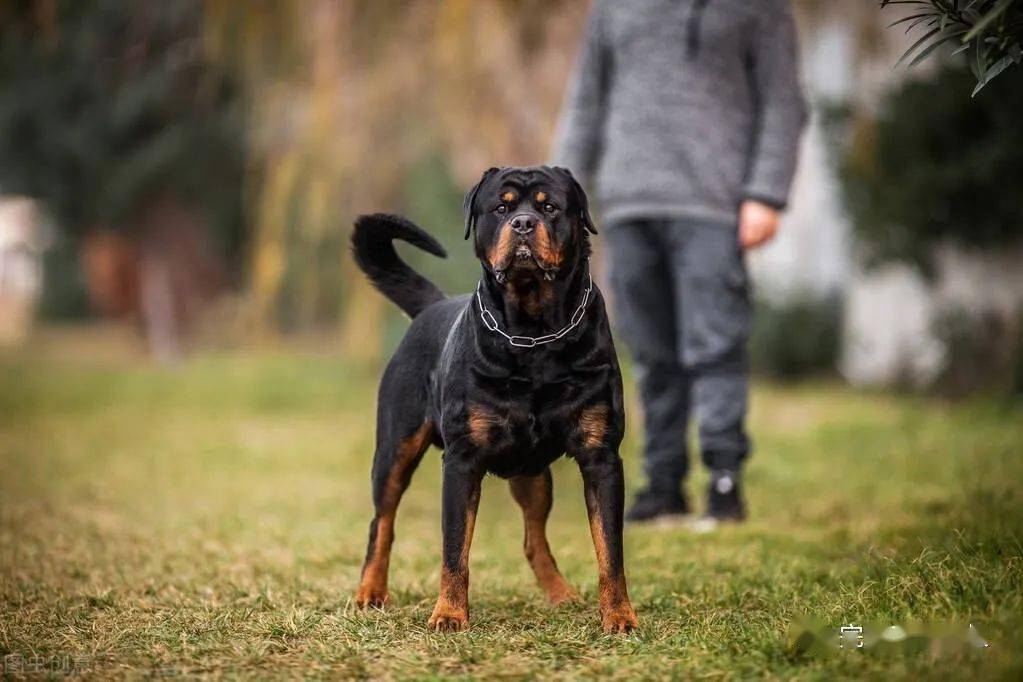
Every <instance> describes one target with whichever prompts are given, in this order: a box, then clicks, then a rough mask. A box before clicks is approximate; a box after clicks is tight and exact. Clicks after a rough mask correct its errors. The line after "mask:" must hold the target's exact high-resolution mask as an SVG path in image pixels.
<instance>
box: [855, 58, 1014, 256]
mask: <svg viewBox="0 0 1023 682" xmlns="http://www.w3.org/2000/svg"><path fill="white" fill-rule="evenodd" d="M971 78H972V76H971V75H970V73H969V72H968V71H966V70H965V69H963V68H961V67H959V68H956V67H952V66H948V67H945V68H943V69H941V70H940V72H939V73H938V74H937V75H936V77H935V78H933V79H928V80H926V81H912V82H907V83H905V84H904V85H902V86H900V87H899V88H897V89H896V90H894V91H892V92H890V93H889V94H888V95H887V96H886V97H885V98H884V100H883V102H882V104H881V111H880V113H879V114H878V116H877V118H876V120H863V119H860V120H854V121H853V126H852V135H851V140H850V144H849V145H848V149H847V150H844V154H843V155H842V158H841V160H840V176H841V180H842V185H843V193H844V199H845V203H846V205H847V207H848V209H849V212H850V215H851V217H852V221H853V228H854V231H855V233H856V235H857V236H858V237H859V238H860V242H861V244H862V245H863V246H864V247H865V249H866V253H865V254H864V255H865V256H866V260H867V261H868V263H871V262H874V263H876V262H879V261H885V260H902V261H906V262H911V263H915V264H917V265H919V266H921V267H922V269H923V270H924V271H925V272H927V271H928V270H929V267H930V263H929V262H928V258H929V254H930V252H931V250H932V247H933V246H935V245H937V244H939V243H941V242H943V241H951V242H953V243H955V244H958V245H961V246H967V247H979V248H997V247H1000V246H1004V245H1007V244H1011V243H1013V242H1015V241H1017V240H1019V238H1020V237H1021V236H1023V205H1021V204H1020V202H1019V197H1018V192H1017V191H1016V190H1014V189H1013V188H1016V187H1021V186H1023V118H1021V117H1020V112H1021V111H1023V87H1021V86H1023V72H1013V73H1009V74H1005V75H1004V76H1003V77H1002V78H999V79H997V80H996V81H994V82H993V83H992V84H991V85H990V86H989V87H988V88H986V89H985V91H984V92H983V94H982V95H981V96H978V97H977V98H976V99H973V100H971V99H969V98H965V97H962V96H961V95H960V92H961V89H962V87H963V86H964V85H965V84H966V83H968V82H969V81H970V79H971Z"/></svg>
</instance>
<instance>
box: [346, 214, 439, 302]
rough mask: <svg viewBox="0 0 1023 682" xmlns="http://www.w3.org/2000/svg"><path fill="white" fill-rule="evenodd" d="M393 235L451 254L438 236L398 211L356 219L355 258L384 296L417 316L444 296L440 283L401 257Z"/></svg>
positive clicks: (413, 243) (431, 250) (436, 253)
mask: <svg viewBox="0 0 1023 682" xmlns="http://www.w3.org/2000/svg"><path fill="white" fill-rule="evenodd" d="M393 239H401V240H402V241H406V242H408V243H409V244H412V245H413V246H417V247H419V248H420V249H422V250H423V251H427V252H429V253H432V254H433V255H435V256H439V257H441V258H447V257H448V254H447V252H446V251H445V250H444V247H443V246H441V245H440V242H438V241H437V240H436V239H434V238H433V237H431V236H430V235H429V234H427V233H426V232H424V231H423V230H422V229H420V228H419V227H417V226H416V225H414V224H413V223H412V222H410V221H408V220H406V219H405V218H402V217H401V216H396V215H387V214H385V213H374V214H372V215H363V216H359V218H358V219H357V220H356V221H355V231H354V232H352V252H353V253H354V254H355V262H356V263H358V265H359V267H360V268H361V269H362V271H363V272H365V273H366V275H367V276H368V277H369V281H371V282H372V283H373V286H375V287H376V288H377V289H379V290H380V291H381V293H383V295H384V296H386V297H387V298H389V299H391V300H392V301H394V302H395V303H397V304H398V307H399V308H401V309H402V310H404V311H405V314H407V315H408V316H409V317H415V316H416V315H418V314H419V313H421V312H422V311H423V309H424V308H426V307H427V306H429V305H430V304H432V303H436V302H437V301H440V300H443V299H444V294H443V293H441V290H440V289H438V288H437V286H436V285H435V284H434V283H433V282H431V281H430V280H428V279H426V278H425V277H423V276H422V275H420V274H419V273H418V272H416V271H415V270H413V269H412V268H410V267H409V266H408V265H407V264H406V263H405V261H403V260H402V259H401V258H399V257H398V253H397V252H396V251H395V250H394V244H392V243H391V240H393Z"/></svg>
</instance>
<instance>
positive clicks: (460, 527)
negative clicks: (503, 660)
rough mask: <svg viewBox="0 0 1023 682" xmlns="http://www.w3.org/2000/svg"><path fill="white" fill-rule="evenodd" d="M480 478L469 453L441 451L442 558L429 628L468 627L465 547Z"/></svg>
mask: <svg viewBox="0 0 1023 682" xmlns="http://www.w3.org/2000/svg"><path fill="white" fill-rule="evenodd" d="M482 480H483V471H482V469H481V468H480V467H479V466H478V465H477V464H476V463H475V462H474V461H473V460H472V458H471V457H470V456H467V455H465V454H460V453H457V452H447V453H445V455H444V492H443V502H442V504H443V507H444V509H443V512H442V515H441V530H442V533H443V536H444V558H443V562H442V564H441V570H440V596H439V597H438V598H437V605H436V606H434V607H433V615H431V616H430V620H429V622H428V625H429V626H430V628H431V629H433V630H447V631H457V630H465V629H466V628H468V627H469V546H470V545H471V544H472V531H473V526H474V525H475V523H476V510H477V509H478V508H479V502H480V483H481V482H482Z"/></svg>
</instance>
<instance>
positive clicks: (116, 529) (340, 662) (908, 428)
mask: <svg viewBox="0 0 1023 682" xmlns="http://www.w3.org/2000/svg"><path fill="white" fill-rule="evenodd" d="M86 345H87V344H83V343H78V342H76V341H75V340H74V337H73V336H72V337H70V338H65V339H63V340H61V341H54V342H51V343H45V344H39V346H40V347H38V348H37V349H36V350H35V351H33V352H32V353H31V354H27V355H26V354H19V355H16V356H12V355H10V354H8V355H6V356H4V357H3V358H2V359H0V654H2V655H3V656H4V657H7V660H8V666H9V667H8V669H7V672H8V673H9V674H10V673H12V672H16V670H15V669H14V668H13V667H10V666H13V665H17V659H16V658H14V657H16V656H20V657H21V660H22V661H27V662H29V663H31V661H32V660H33V657H51V656H57V657H77V658H78V662H77V663H75V665H79V666H80V668H79V670H80V671H84V672H88V673H92V674H97V675H102V676H106V675H117V674H121V675H137V674H140V673H141V674H150V673H156V674H185V675H195V674H214V675H221V674H222V675H236V674H240V675H254V676H259V677H270V676H273V677H276V676H292V677H294V676H322V677H339V676H345V677H348V676H350V677H378V676H379V677H404V676H412V677H419V678H430V677H442V676H461V677H476V676H478V677H512V678H515V677H527V676H543V677H562V678H578V677H593V676H610V677H618V678H662V677H669V676H671V677H714V678H733V677H749V676H769V677H781V678H790V677H801V678H828V679H830V678H835V677H857V678H859V677H875V678H890V677H893V676H894V677H918V676H925V677H937V678H951V679H957V678H963V677H966V676H967V675H970V676H973V677H977V678H981V679H986V678H990V677H1005V678H1016V679H1019V677H1020V676H1021V675H1023V663H1021V656H1020V653H1019V652H1020V641H1021V637H1020V632H1019V630H1018V629H1017V628H1018V626H1019V625H1020V619H1019V617H1020V615H1021V613H1023V409H1021V408H1020V407H1018V406H1017V407H1007V406H1005V405H1004V404H997V403H993V402H971V403H967V404H955V405H951V404H947V403H942V402H936V401H932V400H925V399H919V398H909V397H893V396H890V395H883V394H870V393H858V392H854V391H852V390H849V389H847V388H843V387H840V386H837V385H829V384H815V385H810V386H797V387H779V386H770V385H760V386H758V387H757V389H756V391H755V396H754V412H753V416H752V432H753V434H754V436H755V438H756V442H757V452H756V454H755V456H754V457H753V459H752V460H751V462H750V466H749V469H748V475H747V479H746V480H747V488H748V497H749V505H750V510H751V521H750V522H749V523H747V524H746V525H744V526H741V527H735V528H726V529H723V530H720V531H718V532H716V533H714V534H710V535H695V534H693V533H691V532H689V531H687V530H685V529H682V528H675V529H661V530H658V529H651V528H643V529H629V530H628V531H627V535H626V563H627V570H628V575H629V579H630V588H631V593H632V596H633V602H634V604H635V606H636V609H637V612H638V614H639V617H640V620H641V627H642V629H641V631H640V632H639V633H637V634H634V635H629V636H618V637H612V636H605V635H603V634H602V633H601V632H600V629H599V621H598V618H597V612H596V595H595V583H596V574H595V561H594V558H593V549H592V546H591V542H590V538H589V533H588V530H587V525H586V521H585V510H584V506H583V500H582V494H581V486H580V482H579V476H578V472H577V470H576V468H575V466H574V464H573V463H572V462H571V461H568V460H563V461H560V462H558V463H557V464H556V465H555V467H554V474H555V504H554V513H553V516H552V522H551V527H550V536H551V545H552V547H553V548H554V553H555V556H556V557H557V559H558V561H559V563H560V565H561V567H562V569H563V571H564V573H565V574H566V576H567V577H568V579H569V580H570V581H571V582H573V583H574V584H575V585H577V586H578V587H579V588H580V589H581V591H582V593H583V596H584V602H583V603H582V604H577V605H570V606H567V607H559V608H553V607H549V606H548V605H547V604H546V603H545V602H544V601H543V599H542V598H541V595H540V592H539V590H538V589H537V588H536V586H535V585H534V584H533V578H532V574H531V572H530V571H529V568H528V566H527V564H526V562H525V560H524V558H523V556H522V550H521V523H520V518H519V513H518V510H517V508H516V507H515V505H514V503H513V502H512V500H511V497H510V495H509V494H508V491H507V486H506V484H505V483H504V482H503V481H500V480H490V479H488V480H487V481H486V483H485V485H484V491H483V502H482V505H481V509H480V514H479V520H478V522H477V524H476V540H475V542H474V544H473V548H472V561H471V565H472V590H471V600H472V601H471V603H472V627H471V629H470V631H469V632H466V633H460V634H434V633H431V632H428V631H427V630H426V627H425V624H426V619H427V617H428V616H429V614H430V610H431V608H432V606H433V602H434V599H435V597H436V588H437V585H438V580H439V578H438V576H439V561H440V559H439V554H440V521H439V510H440V494H439V491H440V485H439V478H440V477H439V464H440V457H439V453H437V452H436V451H433V450H431V452H430V453H428V455H427V460H426V461H424V464H423V466H422V467H420V469H419V472H418V474H417V477H416V479H415V481H414V482H413V484H412V487H411V489H410V491H409V493H408V495H407V496H406V498H405V501H404V503H403V505H402V507H401V511H400V513H399V516H398V524H397V527H398V539H397V542H396V544H395V551H394V558H393V560H392V570H391V588H392V593H391V596H392V602H393V603H392V605H391V606H390V607H389V608H387V609H386V610H383V611H378V610H372V611H369V612H360V611H358V610H357V609H355V608H354V606H353V604H352V603H351V595H352V591H353V590H354V589H355V587H356V584H357V578H358V574H359V568H360V565H361V561H362V557H363V553H364V551H365V541H366V529H367V524H368V522H369V519H370V513H371V512H370V510H371V506H370V490H369V485H368V478H369V466H370V456H371V452H372V448H373V442H372V441H373V413H374V396H375V391H376V378H377V374H378V372H377V370H370V369H365V368H353V367H351V366H349V365H346V364H345V363H344V362H343V361H341V360H338V359H336V358H333V357H327V356H323V355H313V354H306V355H296V354H284V353H268V352H267V353H259V354H224V355H210V354H206V355H202V356H199V357H196V358H194V359H192V360H190V361H188V362H187V363H185V364H184V365H183V366H181V367H179V368H177V369H174V370H168V369H159V368H155V367H153V366H151V365H148V364H147V363H145V362H144V361H142V360H140V359H137V358H133V357H132V356H131V355H130V354H124V355H122V354H118V353H107V354H105V355H104V354H101V353H93V352H92V351H91V350H89V349H87V348H85V346H86ZM632 395H633V394H632V393H631V392H630V396H632ZM636 417H637V414H636V410H635V409H633V410H632V411H631V413H630V432H629V435H628V438H627V442H626V448H625V452H624V456H625V458H626V463H627V470H628V472H629V474H630V476H629V485H630V487H631V488H635V487H636V486H637V485H638V484H639V483H640V482H641V481H640V476H639V471H640V463H639V460H638V454H639V453H638V449H637V431H638V430H637V428H636ZM704 482H705V478H704V475H703V472H699V474H698V475H697V477H696V480H695V481H693V482H692V483H693V485H694V486H695V487H694V488H693V490H694V492H695V490H698V489H702V486H703V485H704ZM697 497H699V496H697ZM804 615H808V616H811V617H814V618H816V619H818V620H819V621H821V622H823V623H826V624H829V625H830V626H831V627H833V628H836V630H835V633H836V635H837V627H838V626H840V625H843V624H847V623H849V622H852V623H863V622H879V623H884V624H889V623H892V622H895V623H901V624H907V623H909V622H911V621H919V622H937V621H962V622H973V623H974V624H975V625H976V626H977V627H978V629H979V631H980V632H981V634H983V636H984V637H985V638H987V639H988V640H989V641H991V642H992V646H991V647H990V648H988V649H986V650H983V651H982V652H978V653H965V654H964V653H948V654H945V655H934V654H932V653H917V654H904V655H897V656H893V657H882V656H880V655H878V654H876V653H872V652H870V651H848V650H846V651H843V652H840V651H835V652H832V653H830V654H818V655H811V654H801V653H799V652H798V651H796V650H794V649H793V648H791V647H790V645H789V641H788V637H787V631H788V629H789V624H790V623H791V622H792V621H793V620H794V619H796V618H798V617H800V616H804ZM2 670H3V669H2V668H0V671H2Z"/></svg>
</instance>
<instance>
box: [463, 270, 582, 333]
mask: <svg viewBox="0 0 1023 682" xmlns="http://www.w3.org/2000/svg"><path fill="white" fill-rule="evenodd" d="M586 276H587V283H586V290H585V291H583V300H582V303H580V304H579V307H578V308H576V309H575V312H574V313H572V319H571V320H570V321H569V323H568V324H567V325H566V326H564V327H562V328H561V329H559V330H558V331H556V332H554V333H553V334H545V335H543V336H515V335H512V334H508V333H507V332H505V331H504V330H503V329H501V328H500V327H499V326H498V325H497V319H496V318H495V317H494V314H493V313H491V312H490V311H489V310H487V307H486V306H485V305H483V299H482V298H481V297H480V286H482V284H483V280H480V281H479V282H477V283H476V303H477V305H478V306H479V311H480V319H482V320H483V326H485V327H486V328H487V329H489V330H490V331H492V332H496V333H498V334H500V335H501V336H503V337H504V338H505V340H506V341H507V342H508V344H509V345H512V346H515V347H516V348H533V347H535V346H542V345H544V344H546V343H553V342H555V341H557V340H558V339H560V338H562V337H564V336H565V335H566V334H568V333H569V332H570V331H572V330H573V329H575V328H576V327H578V326H579V323H580V322H582V321H583V316H584V315H585V314H586V304H587V303H589V302H590V292H591V291H593V273H591V272H590V271H589V268H587V269H586Z"/></svg>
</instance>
